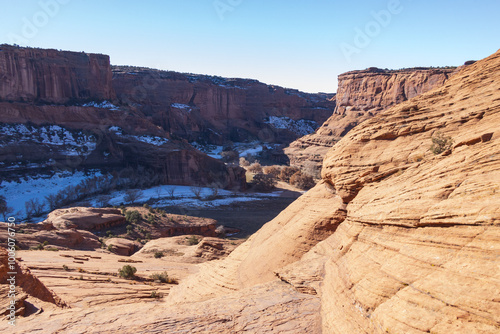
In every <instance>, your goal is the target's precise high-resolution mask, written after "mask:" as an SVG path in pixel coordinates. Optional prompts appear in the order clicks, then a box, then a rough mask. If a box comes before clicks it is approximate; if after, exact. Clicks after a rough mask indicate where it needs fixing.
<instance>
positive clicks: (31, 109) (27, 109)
mask: <svg viewBox="0 0 500 334" xmlns="http://www.w3.org/2000/svg"><path fill="white" fill-rule="evenodd" d="M0 73H1V76H2V77H1V78H0V113H1V115H2V124H0V129H1V133H0V171H1V172H2V173H5V176H6V177H9V176H12V178H13V179H15V178H18V177H19V173H22V174H26V173H30V172H32V171H44V172H48V171H53V170H55V171H58V170H67V169H72V170H75V169H76V170H82V169H89V168H92V169H95V168H98V169H106V170H107V171H115V172H119V171H121V170H123V169H125V168H132V169H135V170H136V174H138V175H139V174H141V175H144V174H145V173H144V172H143V171H144V170H147V171H148V172H149V173H150V174H151V175H154V176H155V177H156V178H157V181H155V182H157V183H158V182H159V183H170V184H182V185H193V184H202V185H204V184H212V183H216V184H219V185H220V186H221V187H227V188H241V187H242V186H244V184H245V178H244V171H243V170H242V169H239V168H237V167H229V166H226V165H225V164H223V163H222V162H219V161H217V160H215V159H212V158H210V157H207V156H206V155H205V154H203V153H201V152H200V151H198V150H196V149H194V148H193V147H192V146H191V145H189V144H188V143H187V142H185V141H184V140H181V139H173V138H171V135H170V133H169V132H168V131H165V129H162V128H160V127H159V126H158V125H157V124H155V123H154V122H153V120H152V119H151V118H150V117H148V116H146V115H145V114H144V113H143V111H142V110H136V109H134V108H133V107H131V106H129V105H127V104H124V105H116V104H113V102H114V103H117V102H116V97H115V96H116V94H115V91H114V88H113V85H112V81H111V79H112V72H111V65H110V63H109V57H108V56H104V55H94V54H85V53H75V52H63V51H57V50H43V49H33V48H19V47H13V46H8V45H2V46H1V47H0Z"/></svg>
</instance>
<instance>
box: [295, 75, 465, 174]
mask: <svg viewBox="0 0 500 334" xmlns="http://www.w3.org/2000/svg"><path fill="white" fill-rule="evenodd" d="M455 71H456V69H455V68H437V69H426V68H413V69H403V70H383V69H378V68H369V69H367V70H362V71H351V72H347V73H344V74H341V75H339V78H338V80H339V88H338V91H337V95H336V97H335V98H336V100H337V106H336V109H335V112H334V113H333V115H332V116H331V117H330V118H329V119H328V120H327V121H326V122H325V123H323V125H322V126H321V127H320V128H319V129H317V130H316V132H315V133H313V134H310V135H306V136H304V137H302V138H299V139H298V140H296V141H295V142H293V143H291V144H290V146H289V147H288V148H287V149H285V153H286V154H287V155H288V157H289V158H290V162H291V164H292V165H296V166H301V167H304V166H307V165H312V166H316V167H320V166H321V163H322V162H323V158H324V156H325V154H326V152H327V151H328V150H329V149H330V148H331V147H332V146H333V144H335V143H336V142H338V141H339V140H340V139H341V138H342V137H343V136H344V135H345V134H346V133H347V132H349V131H350V130H351V129H352V128H353V127H355V126H356V125H357V124H359V123H361V122H363V121H364V120H366V119H369V118H371V117H373V116H375V115H377V114H378V113H380V112H381V111H383V110H385V109H387V108H388V107H390V106H392V105H395V104H398V103H401V102H403V101H406V100H408V99H411V98H413V97H415V96H417V95H420V94H422V93H425V92H427V91H429V90H431V89H433V88H435V87H439V86H441V85H442V84H443V83H444V82H445V81H446V80H448V78H449V77H450V76H451V75H452V74H453V73H454V72H455Z"/></svg>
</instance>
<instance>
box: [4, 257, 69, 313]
mask: <svg viewBox="0 0 500 334" xmlns="http://www.w3.org/2000/svg"><path fill="white" fill-rule="evenodd" d="M11 265H12V261H9V253H8V251H7V249H5V248H3V247H0V291H1V292H2V295H1V296H0V302H1V305H2V311H1V312H2V313H1V314H2V315H6V314H7V313H6V312H4V311H5V309H6V308H7V305H9V304H10V300H11V299H10V298H9V296H8V294H9V292H10V291H11V290H10V288H9V287H10V282H11V281H8V279H10V278H11V277H14V278H15V284H14V285H15V286H16V291H15V295H16V298H15V300H16V304H15V306H16V307H15V314H16V316H24V315H27V314H26V310H27V308H28V307H29V306H30V304H31V303H27V299H29V301H30V302H34V303H37V301H43V302H47V303H52V304H54V305H57V306H59V307H65V306H66V304H65V303H64V302H63V301H62V300H61V299H60V298H59V297H58V296H57V295H56V294H55V293H54V292H53V291H51V290H49V289H47V287H46V286H45V285H44V284H43V283H42V282H40V280H39V279H38V278H37V277H36V276H33V275H32V274H31V271H30V270H29V269H28V268H26V267H24V266H22V265H20V264H19V263H18V261H17V260H16V261H15V262H14V264H13V266H14V268H11ZM12 272H14V273H15V274H9V273H12ZM33 297H34V298H33ZM4 322H6V321H4Z"/></svg>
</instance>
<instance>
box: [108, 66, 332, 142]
mask: <svg viewBox="0 0 500 334" xmlns="http://www.w3.org/2000/svg"><path fill="white" fill-rule="evenodd" d="M113 86H114V89H115V91H116V94H117V97H118V98H119V99H120V101H121V102H122V103H125V104H128V105H131V106H132V107H133V108H135V109H137V110H140V111H141V112H143V113H144V114H145V115H147V116H148V117H150V118H151V119H152V121H153V122H155V124H157V125H159V126H161V127H162V128H163V129H164V130H166V131H168V132H170V133H172V134H174V135H177V136H180V137H182V138H185V139H188V140H189V141H200V142H207V143H212V144H214V143H215V144H221V143H224V142H228V141H233V142H239V141H246V140H260V141H265V142H271V143H275V142H282V143H283V142H285V143H288V142H290V141H292V140H294V139H295V138H297V137H299V136H302V135H304V134H307V133H310V132H312V131H314V129H315V128H316V127H317V126H318V125H319V124H321V123H322V122H324V121H325V120H326V119H327V118H328V116H330V115H331V113H332V112H333V110H334V108H335V102H334V101H333V102H332V101H330V99H331V97H332V96H333V94H307V93H302V92H299V91H296V90H291V89H284V88H282V87H278V86H268V85H265V84H263V83H260V82H258V81H256V80H249V79H226V78H221V77H211V76H202V75H194V74H182V73H176V72H166V71H158V70H152V69H142V68H135V67H123V66H121V67H118V66H114V67H113Z"/></svg>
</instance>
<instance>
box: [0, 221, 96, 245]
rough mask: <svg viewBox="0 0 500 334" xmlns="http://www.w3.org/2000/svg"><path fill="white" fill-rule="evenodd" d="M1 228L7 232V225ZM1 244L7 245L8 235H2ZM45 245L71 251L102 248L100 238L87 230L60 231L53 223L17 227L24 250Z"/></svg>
mask: <svg viewBox="0 0 500 334" xmlns="http://www.w3.org/2000/svg"><path fill="white" fill-rule="evenodd" d="M0 227H2V228H5V230H7V224H6V223H0ZM0 242H1V243H2V244H6V243H7V235H6V234H0ZM44 243H46V244H48V245H50V246H51V247H52V246H57V247H61V248H70V249H96V248H100V247H101V243H100V242H99V238H98V237H97V236H96V235H95V234H93V233H92V232H89V231H85V230H77V229H69V228H64V227H62V228H61V229H58V228H56V227H54V225H52V224H51V223H38V224H31V223H30V224H20V225H18V226H17V233H16V244H17V245H18V246H19V247H20V248H22V249H30V248H36V247H39V246H40V245H43V244H44Z"/></svg>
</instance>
